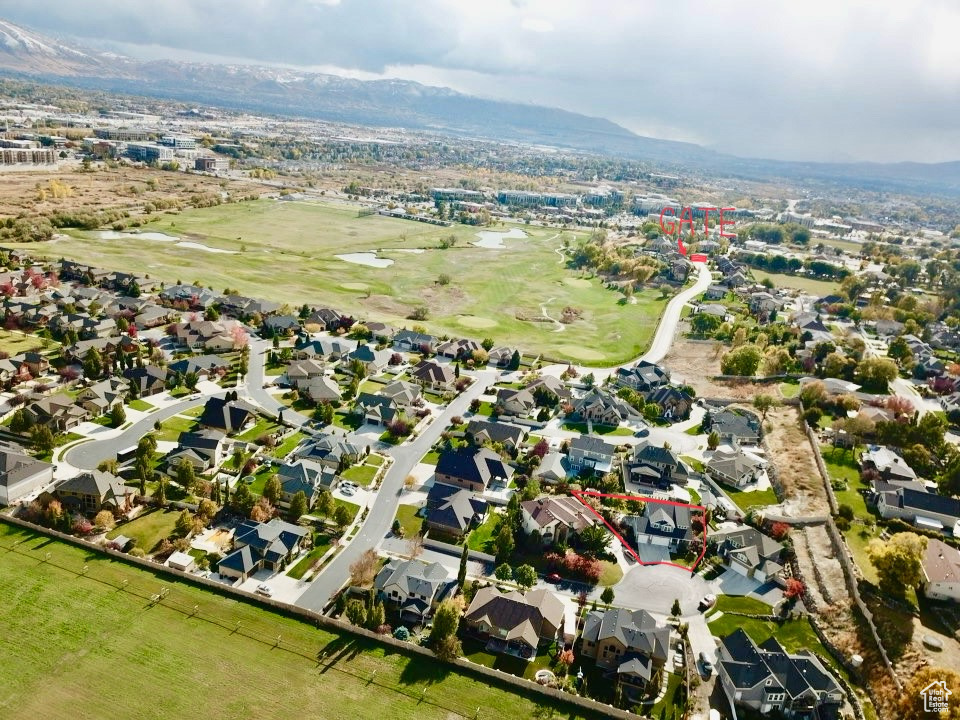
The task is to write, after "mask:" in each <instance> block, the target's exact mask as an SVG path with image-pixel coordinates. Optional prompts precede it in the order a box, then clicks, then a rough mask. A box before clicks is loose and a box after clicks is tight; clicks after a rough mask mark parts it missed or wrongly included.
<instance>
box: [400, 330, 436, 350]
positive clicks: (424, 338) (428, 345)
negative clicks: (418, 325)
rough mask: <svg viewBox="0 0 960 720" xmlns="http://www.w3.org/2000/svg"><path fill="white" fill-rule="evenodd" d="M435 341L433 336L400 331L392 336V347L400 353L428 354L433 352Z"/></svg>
mask: <svg viewBox="0 0 960 720" xmlns="http://www.w3.org/2000/svg"><path fill="white" fill-rule="evenodd" d="M436 344H437V339H436V338H435V337H434V336H433V335H425V334H423V333H418V332H413V331H412V330H400V331H399V332H398V333H397V334H396V335H394V336H393V346H394V347H395V348H396V349H397V350H400V351H401V352H413V353H421V354H429V353H432V352H433V348H434V346H435V345H436Z"/></svg>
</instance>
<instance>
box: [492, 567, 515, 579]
mask: <svg viewBox="0 0 960 720" xmlns="http://www.w3.org/2000/svg"><path fill="white" fill-rule="evenodd" d="M493 576H494V577H495V578H496V579H497V580H500V581H501V582H507V581H508V580H512V579H513V568H512V567H510V565H509V564H507V563H501V564H500V565H497V568H496V570H494V571H493Z"/></svg>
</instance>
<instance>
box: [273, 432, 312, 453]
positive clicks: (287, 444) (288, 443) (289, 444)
mask: <svg viewBox="0 0 960 720" xmlns="http://www.w3.org/2000/svg"><path fill="white" fill-rule="evenodd" d="M305 437H306V435H304V434H303V433H302V432H300V431H299V430H298V431H297V432H294V433H291V434H290V435H289V436H288V437H287V438H286V439H285V440H284V441H283V442H282V443H280V444H279V445H277V446H276V447H275V448H274V449H273V451H272V452H271V453H270V454H271V455H273V456H274V457H275V458H285V457H286V456H287V455H289V454H290V453H292V452H293V449H294V448H295V447H296V446H297V445H299V444H300V441H301V440H303V439H304V438H305Z"/></svg>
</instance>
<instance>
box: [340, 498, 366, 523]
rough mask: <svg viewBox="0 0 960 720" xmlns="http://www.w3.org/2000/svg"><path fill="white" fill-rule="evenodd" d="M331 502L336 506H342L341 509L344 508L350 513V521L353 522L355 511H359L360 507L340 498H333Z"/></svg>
mask: <svg viewBox="0 0 960 720" xmlns="http://www.w3.org/2000/svg"><path fill="white" fill-rule="evenodd" d="M333 502H334V503H336V504H337V505H343V507H345V508H346V509H347V511H348V512H349V513H350V521H351V522H353V519H354V518H355V517H356V516H357V511H358V510H359V509H360V506H359V505H357V504H356V503H352V502H347V501H346V500H343V499H341V498H334V499H333Z"/></svg>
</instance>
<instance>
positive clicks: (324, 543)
mask: <svg viewBox="0 0 960 720" xmlns="http://www.w3.org/2000/svg"><path fill="white" fill-rule="evenodd" d="M332 543H333V537H332V536H331V535H328V534H326V533H316V534H315V535H314V537H313V549H312V550H310V552H308V553H307V554H306V555H304V556H303V557H301V558H300V559H299V560H297V564H296V565H294V566H293V567H292V568H290V572H288V573H287V575H288V576H289V577H292V578H293V579H294V580H300V579H301V578H302V577H303V576H304V575H306V574H307V570H309V569H310V568H311V567H312V566H313V564H314V563H315V562H316V561H317V560H319V559H320V558H322V557H323V556H324V555H325V554H326V552H327V550H329V549H330V545H331V544H332Z"/></svg>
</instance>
